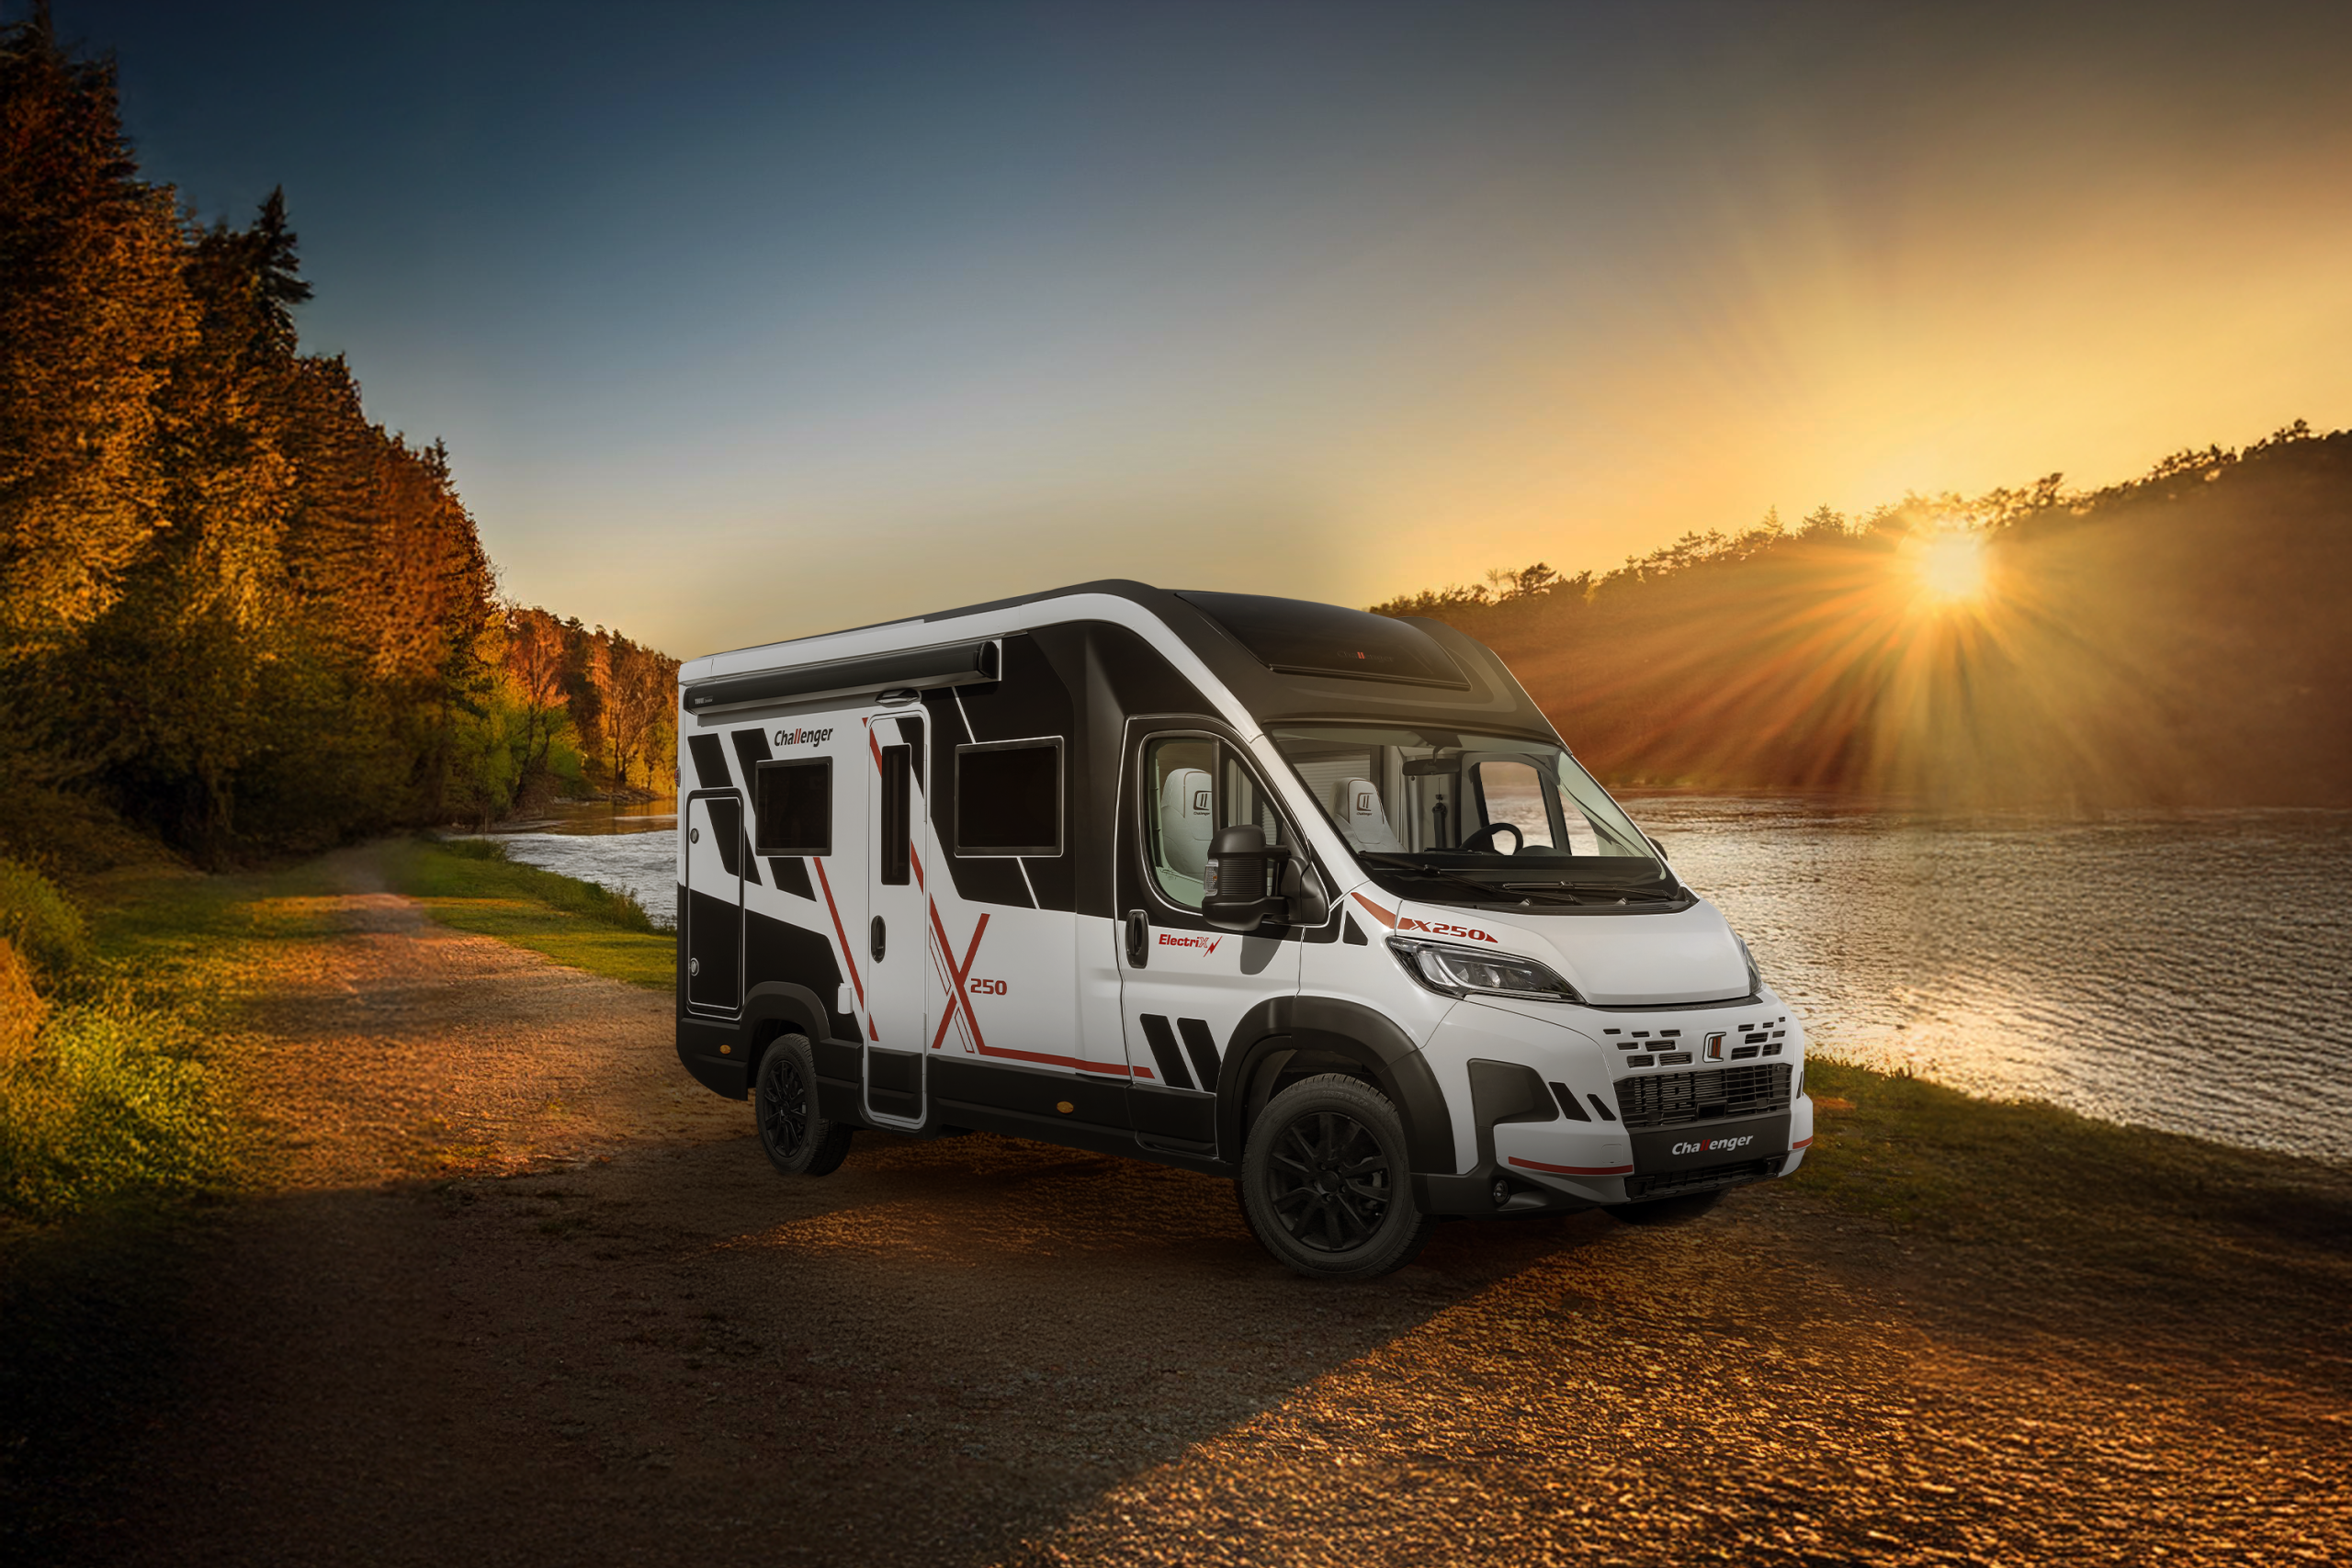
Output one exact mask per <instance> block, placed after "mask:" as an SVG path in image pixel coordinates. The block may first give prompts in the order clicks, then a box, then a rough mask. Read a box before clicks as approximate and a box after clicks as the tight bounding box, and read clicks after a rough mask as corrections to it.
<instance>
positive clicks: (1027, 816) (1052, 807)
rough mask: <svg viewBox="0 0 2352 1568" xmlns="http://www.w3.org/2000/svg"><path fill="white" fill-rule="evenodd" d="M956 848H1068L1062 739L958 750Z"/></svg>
mask: <svg viewBox="0 0 2352 1568" xmlns="http://www.w3.org/2000/svg"><path fill="white" fill-rule="evenodd" d="M1061 852H1062V743H1061V740H1060V739H1059V738H1058V737H1056V738H1052V739H1044V740H1000V741H987V742H982V743H980V744H978V745H971V746H958V747H956V853H957V854H959V855H1057V854H1059V853H1061Z"/></svg>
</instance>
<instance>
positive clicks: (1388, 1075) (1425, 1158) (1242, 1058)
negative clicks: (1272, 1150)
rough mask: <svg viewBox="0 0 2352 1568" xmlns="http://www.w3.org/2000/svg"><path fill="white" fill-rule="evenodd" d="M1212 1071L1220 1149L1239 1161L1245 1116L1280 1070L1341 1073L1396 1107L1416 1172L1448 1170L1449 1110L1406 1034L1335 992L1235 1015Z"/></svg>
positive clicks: (1259, 1106) (1260, 1104)
mask: <svg viewBox="0 0 2352 1568" xmlns="http://www.w3.org/2000/svg"><path fill="white" fill-rule="evenodd" d="M1225 1060H1226V1066H1225V1068H1224V1069H1223V1070H1222V1071H1220V1072H1219V1074H1218V1075H1217V1106H1216V1141H1217V1149H1218V1152H1219V1154H1220V1155H1221V1156H1223V1157H1224V1158H1225V1159H1227V1160H1228V1161H1230V1162H1231V1163H1232V1164H1233V1165H1234V1166H1235V1167H1237V1168H1238V1167H1239V1165H1240V1163H1241V1156H1242V1150H1243V1147H1244V1140H1245V1138H1246V1136H1247V1134H1248V1131H1249V1127H1250V1122H1252V1121H1254V1120H1255V1119H1256V1117H1257V1114H1258V1112H1259V1111H1261V1110H1263V1109H1264V1108H1265V1104H1266V1101H1267V1100H1269V1099H1271V1098H1272V1094H1273V1091H1274V1088H1275V1086H1276V1085H1278V1084H1279V1083H1281V1082H1282V1080H1283V1078H1284V1077H1292V1076H1307V1075H1310V1074H1313V1073H1317V1072H1344V1073H1347V1074H1349V1075H1350V1076H1352V1077H1363V1078H1364V1079H1366V1080H1367V1081H1369V1082H1370V1083H1371V1084H1372V1085H1373V1086H1374V1088H1376V1089H1379V1090H1380V1092H1381V1093H1383V1094H1385V1095H1386V1096H1387V1097H1388V1100H1389V1103H1391V1104H1392V1105H1394V1106H1396V1107H1397V1119H1398V1120H1399V1121H1401V1122H1404V1124H1405V1145H1406V1149H1407V1151H1408V1154H1409V1156H1410V1157H1411V1160H1412V1167H1413V1168H1414V1169H1415V1170H1416V1171H1422V1172H1429V1173H1432V1174H1443V1175H1452V1174H1453V1168H1454V1152H1453V1115H1452V1113H1451V1112H1450V1111H1448V1110H1447V1108H1446V1103H1445V1091H1444V1090H1443V1089H1441V1088H1440V1087H1439V1086H1438V1081H1437V1075H1436V1074H1434V1073H1432V1072H1431V1071H1430V1065H1429V1061H1428V1059H1427V1058H1426V1057H1424V1056H1423V1055H1421V1051H1420V1047H1419V1046H1417V1045H1415V1044H1414V1043H1413V1042H1412V1039H1411V1037H1410V1036H1408V1034H1406V1032H1404V1030H1403V1029H1401V1028H1399V1027H1398V1026H1397V1021H1396V1020H1394V1019H1392V1018H1390V1017H1388V1016H1387V1015H1386V1014H1385V1013H1383V1012H1379V1011H1377V1010H1374V1009H1372V1008H1368V1007H1366V1006H1364V1005H1363V1003H1362V1002H1351V1001H1346V1000H1343V999H1341V998H1336V997H1273V998H1269V999H1267V1000H1265V1001H1263V1002H1261V1003H1259V1004H1258V1005H1257V1006H1256V1007H1254V1008H1251V1009H1250V1010H1249V1011H1248V1012H1247V1013H1245V1014H1243V1015H1242V1018H1241V1021H1240V1022H1239V1023H1238V1024H1237V1025H1236V1026H1235V1027H1234V1031H1233V1033H1232V1036H1231V1038H1230V1039H1229V1041H1228V1042H1227V1046H1226V1056H1225Z"/></svg>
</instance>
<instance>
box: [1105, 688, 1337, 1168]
mask: <svg viewBox="0 0 2352 1568" xmlns="http://www.w3.org/2000/svg"><path fill="white" fill-rule="evenodd" d="M1128 769H1129V776H1130V777H1131V778H1133V779H1134V780H1135V781H1136V782H1135V787H1133V788H1132V789H1130V790H1129V791H1128V792H1127V794H1128V799H1127V800H1126V802H1125V807H1124V809H1123V811H1122V813H1121V831H1120V855H1119V861H1120V868H1119V879H1118V885H1119V888H1120V892H1121V895H1122V897H1121V907H1122V910H1123V913H1124V916H1125V918H1124V919H1123V920H1122V921H1121V923H1120V942H1121V944H1122V948H1123V952H1122V953H1121V955H1120V956H1121V958H1122V960H1123V963H1122V964H1121V966H1120V970H1119V1007H1120V1016H1121V1022H1122V1025H1123V1027H1124V1030H1125V1036H1126V1047H1127V1063H1128V1066H1129V1067H1130V1068H1131V1069H1132V1075H1133V1076H1132V1077H1131V1078H1130V1080H1129V1087H1128V1089H1127V1104H1128V1112H1129V1114H1130V1116H1131V1117H1132V1118H1133V1119H1134V1122H1135V1128H1136V1141H1137V1142H1139V1143H1142V1144H1144V1145H1148V1146H1153V1147H1162V1148H1170V1149H1177V1150H1182V1151H1184V1152H1187V1153H1204V1152H1207V1151H1209V1150H1212V1149H1214V1148H1215V1146H1216V1122H1215V1109H1216V1089H1217V1085H1218V1083H1219V1081H1220V1078H1221V1077H1222V1072H1223V1067H1224V1058H1225V1055H1226V1053H1227V1050H1228V1049H1229V1048H1230V1046H1231V1045H1232V1043H1233V1039H1234V1034H1235V1032H1236V1031H1237V1030H1238V1028H1239V1027H1240V1024H1241V1021H1242V1020H1243V1018H1244V1017H1245V1016H1246V1015H1247V1014H1248V1013H1250V1011H1251V1010H1253V1009H1255V1008H1257V1007H1259V1006H1260V1005H1261V1003H1264V1002H1266V1001H1268V1000H1270V999H1272V998H1275V997H1281V996H1290V995H1295V993H1296V992H1297V990H1298V971H1299V950H1300V944H1299V943H1297V942H1284V941H1283V940H1282V938H1281V937H1280V936H1279V935H1256V934H1247V935H1245V934H1243V933H1240V932H1237V931H1217V930H1216V929H1215V928H1213V927H1211V926H1210V925H1209V923H1208V921H1207V920H1205V919H1203V918H1202V916H1201V899H1202V873H1203V871H1204V861H1205V860H1206V858H1207V853H1208V848H1209V844H1210V842H1211V841H1212V840H1213V838H1214V836H1215V834H1216V829H1218V828H1220V827H1226V826H1230V825H1233V824H1235V823H1255V824H1256V825H1257V826H1259V827H1260V828H1261V829H1264V831H1265V834H1266V841H1267V842H1268V843H1269V844H1287V845H1295V844H1296V842H1297V840H1296V837H1295V834H1294V833H1293V832H1292V831H1291V829H1290V826H1289V824H1288V823H1287V822H1285V821H1284V820H1283V818H1282V816H1281V814H1280V813H1279V812H1277V811H1276V810H1274V808H1273V806H1272V800H1271V798H1270V796H1269V795H1268V794H1267V792H1266V790H1265V789H1264V787H1263V786H1262V784H1261V783H1260V781H1259V780H1258V778H1257V776H1256V775H1255V773H1252V772H1251V771H1250V768H1249V766H1248V765H1247V764H1246V763H1245V762H1244V761H1242V760H1241V757H1240V754H1239V752H1238V750H1236V749H1235V748H1234V747H1233V746H1231V745H1230V744H1228V743H1227V741H1225V740H1224V739H1221V738H1220V737H1218V736H1216V735H1213V734H1209V733H1205V732H1203V731H1181V730H1180V731H1162V732H1159V733H1157V734H1150V735H1146V736H1143V737H1141V738H1140V739H1138V740H1136V742H1135V743H1134V745H1133V747H1132V749H1131V750H1130V751H1129V753H1128Z"/></svg>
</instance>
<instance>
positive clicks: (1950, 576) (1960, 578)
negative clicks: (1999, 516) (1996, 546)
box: [1904, 533, 1985, 604]
mask: <svg viewBox="0 0 2352 1568" xmlns="http://www.w3.org/2000/svg"><path fill="white" fill-rule="evenodd" d="M1904 553H1905V556H1906V557H1908V558H1909V559H1910V562H1911V570H1913V572H1914V573H1916V574H1917V580H1918V586H1919V596H1920V597H1921V598H1922V599H1924V600H1926V601H1928V603H1929V604H1968V603H1970V602H1972V601H1974V600H1977V599H1981V598H1982V597H1984V594H1985V536H1983V535H1982V534H1975V533H1949V534H1936V535H1931V536H1928V537H1925V538H1916V539H1913V540H1912V541H1910V542H1909V545H1908V547H1906V548H1905V551H1904Z"/></svg>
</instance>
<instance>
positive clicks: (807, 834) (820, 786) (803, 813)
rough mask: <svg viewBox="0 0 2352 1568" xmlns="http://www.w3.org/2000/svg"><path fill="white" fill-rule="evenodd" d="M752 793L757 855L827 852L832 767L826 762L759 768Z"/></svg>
mask: <svg viewBox="0 0 2352 1568" xmlns="http://www.w3.org/2000/svg"><path fill="white" fill-rule="evenodd" d="M752 787H753V788H754V789H755V790H756V791H757V792H758V799H757V800H756V801H755V802H754V803H753V805H754V808H755V810H756V813H757V816H758V818H759V820H758V829H759V840H758V841H757V842H756V843H755V844H754V845H753V846H752V848H753V851H754V852H756V853H759V854H763V855H829V854H831V853H832V852H833V762H832V759H831V758H830V757H809V758H796V759H794V760H793V761H788V762H762V763H761V764H760V769H759V773H757V775H755V777H754V780H753V784H752Z"/></svg>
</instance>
